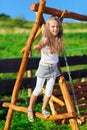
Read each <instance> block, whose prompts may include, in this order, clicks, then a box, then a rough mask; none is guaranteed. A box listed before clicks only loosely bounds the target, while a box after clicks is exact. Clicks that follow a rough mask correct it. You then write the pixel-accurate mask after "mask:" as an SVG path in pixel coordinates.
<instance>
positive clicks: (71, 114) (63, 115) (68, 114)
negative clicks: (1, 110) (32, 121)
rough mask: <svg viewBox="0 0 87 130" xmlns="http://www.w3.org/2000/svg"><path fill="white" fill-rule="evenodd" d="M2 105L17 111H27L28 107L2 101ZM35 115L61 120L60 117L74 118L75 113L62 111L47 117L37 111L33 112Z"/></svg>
mask: <svg viewBox="0 0 87 130" xmlns="http://www.w3.org/2000/svg"><path fill="white" fill-rule="evenodd" d="M3 106H4V107H9V108H11V109H12V110H15V111H19V112H24V113H27V112H28V108H26V107H21V106H16V105H14V104H11V103H8V102H4V103H3ZM35 116H36V117H38V118H41V119H44V120H61V119H66V118H74V117H75V116H76V115H74V113H64V114H56V115H51V116H50V117H49V118H45V117H44V116H43V114H41V113H39V112H35Z"/></svg>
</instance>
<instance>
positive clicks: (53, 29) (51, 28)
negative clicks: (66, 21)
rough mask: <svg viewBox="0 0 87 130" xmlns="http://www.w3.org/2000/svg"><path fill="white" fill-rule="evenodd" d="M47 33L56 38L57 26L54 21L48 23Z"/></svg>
mask: <svg viewBox="0 0 87 130" xmlns="http://www.w3.org/2000/svg"><path fill="white" fill-rule="evenodd" d="M49 31H50V32H51V34H52V35H53V36H57V34H58V33H59V24H58V22H57V21H56V20H52V21H49Z"/></svg>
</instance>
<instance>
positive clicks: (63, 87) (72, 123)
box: [59, 76, 79, 130]
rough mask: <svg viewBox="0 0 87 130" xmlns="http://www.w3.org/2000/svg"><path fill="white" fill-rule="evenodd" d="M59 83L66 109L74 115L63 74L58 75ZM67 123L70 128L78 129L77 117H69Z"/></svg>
mask: <svg viewBox="0 0 87 130" xmlns="http://www.w3.org/2000/svg"><path fill="white" fill-rule="evenodd" d="M59 85H60V88H61V92H62V95H63V98H64V101H65V104H66V108H67V111H68V112H70V113H73V114H74V115H76V112H75V109H74V105H73V102H72V99H71V96H70V94H69V90H68V87H67V84H66V81H65V78H64V77H63V76H60V78H59ZM69 123H70V126H71V128H72V130H79V127H78V123H77V119H76V118H75V117H73V118H72V119H69Z"/></svg>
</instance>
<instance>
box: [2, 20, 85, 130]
mask: <svg viewBox="0 0 87 130" xmlns="http://www.w3.org/2000/svg"><path fill="white" fill-rule="evenodd" d="M32 26H33V23H32V22H27V21H25V20H22V19H18V18H16V19H10V18H7V19H4V18H2V19H0V58H15V57H22V56H23V54H22V53H21V49H22V48H23V47H24V46H25V45H26V43H27V40H28V38H29V34H30V31H31V28H32ZM63 28H64V43H65V50H66V53H67V56H73V55H87V24H86V23H63ZM39 39H40V37H39V38H38V39H36V40H35V42H34V43H33V45H34V44H36V43H37V42H38V41H39ZM33 45H32V56H33V57H37V56H38V57H39V56H40V55H39V54H38V53H36V52H35V51H34V50H33ZM62 56H63V54H62ZM20 95H21V96H23V97H25V98H26V99H27V92H23V91H22V92H20ZM0 98H1V99H2V96H0ZM20 105H23V106H26V107H27V106H28V102H27V100H26V103H25V104H20ZM40 109H41V104H38V105H35V110H36V111H39V110H40ZM6 113H7V109H5V110H0V130H3V127H4V124H5V118H6ZM38 128H39V129H38ZM61 129H62V130H71V128H70V126H69V125H56V124H55V122H54V121H44V120H41V119H37V118H36V119H35V122H34V123H30V122H29V121H28V120H27V116H26V114H24V113H19V112H15V113H14V117H13V120H12V125H11V130H61ZM86 129H87V124H85V125H83V126H80V130H86Z"/></svg>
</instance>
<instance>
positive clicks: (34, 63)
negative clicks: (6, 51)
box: [0, 56, 87, 73]
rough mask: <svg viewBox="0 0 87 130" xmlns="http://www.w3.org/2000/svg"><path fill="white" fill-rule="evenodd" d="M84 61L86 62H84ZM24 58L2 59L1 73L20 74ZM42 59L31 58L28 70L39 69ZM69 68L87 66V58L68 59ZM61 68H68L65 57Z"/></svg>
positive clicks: (62, 58) (61, 61)
mask: <svg viewBox="0 0 87 130" xmlns="http://www.w3.org/2000/svg"><path fill="white" fill-rule="evenodd" d="M83 59H84V60H83ZM21 60H22V58H9V59H0V73H7V72H18V70H19V67H20V63H21ZM39 60H40V58H29V59H28V63H27V66H26V70H34V69H37V67H38V63H39ZM67 61H68V64H69V66H73V65H83V64H84V65H85V64H87V56H71V57H67ZM60 65H61V67H64V66H66V64H65V60H64V57H60Z"/></svg>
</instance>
